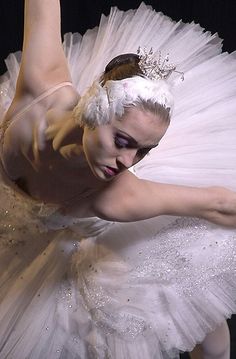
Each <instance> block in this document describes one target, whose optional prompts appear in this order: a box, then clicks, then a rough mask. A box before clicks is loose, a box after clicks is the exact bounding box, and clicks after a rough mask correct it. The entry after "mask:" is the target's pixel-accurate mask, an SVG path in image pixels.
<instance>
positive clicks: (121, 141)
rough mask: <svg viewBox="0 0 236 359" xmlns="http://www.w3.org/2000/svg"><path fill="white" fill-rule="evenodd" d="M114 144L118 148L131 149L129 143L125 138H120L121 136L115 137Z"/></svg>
mask: <svg viewBox="0 0 236 359" xmlns="http://www.w3.org/2000/svg"><path fill="white" fill-rule="evenodd" d="M114 143H115V146H116V147H117V148H127V147H129V142H128V141H127V140H126V139H125V138H123V137H120V136H115V137H114Z"/></svg>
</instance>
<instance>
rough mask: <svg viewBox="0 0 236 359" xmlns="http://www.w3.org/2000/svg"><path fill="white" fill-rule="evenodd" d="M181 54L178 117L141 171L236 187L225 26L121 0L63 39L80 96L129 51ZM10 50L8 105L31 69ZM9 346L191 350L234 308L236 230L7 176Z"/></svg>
mask: <svg viewBox="0 0 236 359" xmlns="http://www.w3.org/2000/svg"><path fill="white" fill-rule="evenodd" d="M138 46H146V47H147V48H149V47H153V49H154V51H157V50H159V49H161V50H163V51H164V52H168V53H169V54H170V59H171V60H172V61H173V62H175V63H176V64H177V65H178V70H179V71H183V72H184V74H185V80H184V81H183V82H182V81H181V80H180V76H179V75H178V74H174V75H173V76H172V79H171V80H170V82H171V85H172V86H173V93H174V97H175V108H174V114H173V118H172V122H171V126H170V128H169V130H168V132H167V134H166V136H165V137H164V138H163V140H162V141H161V144H160V146H159V147H158V148H156V149H154V150H152V151H151V153H150V155H148V156H147V157H146V158H145V159H144V160H143V161H142V162H140V163H139V164H137V165H136V166H135V168H134V171H135V173H136V174H137V176H139V177H142V178H146V179H150V180H153V181H159V182H163V183H175V184H186V185H197V186H204V185H205V186H209V185H224V186H226V187H229V188H232V189H234V190H236V168H235V164H236V142H235V138H236V86H235V84H236V53H232V54H231V55H229V54H226V53H224V54H221V41H220V40H219V39H218V37H217V35H211V34H210V33H208V32H204V31H203V30H202V29H201V28H200V27H199V25H196V24H194V23H192V24H183V23H182V22H179V23H175V22H173V21H172V20H171V19H169V18H168V17H165V16H164V15H163V14H161V13H156V12H155V11H153V10H152V9H151V8H150V7H147V6H145V5H144V4H142V5H141V6H140V7H139V9H138V10H130V11H127V12H122V11H119V10H117V9H116V8H113V9H112V10H111V14H110V16H109V17H108V18H106V17H102V19H101V23H100V26H99V27H98V28H96V29H93V30H89V31H88V32H87V33H86V34H85V35H84V36H83V37H81V36H80V35H79V34H66V36H65V42H64V48H65V52H66V55H67V58H68V61H69V64H70V69H71V73H72V78H73V82H74V85H75V86H76V88H77V89H78V91H79V92H80V93H81V94H82V93H83V92H84V91H85V90H86V88H87V87H88V86H89V85H90V84H91V83H92V81H93V80H94V78H95V77H98V76H99V75H100V74H101V72H102V71H103V69H104V67H105V65H106V64H107V63H108V62H109V61H110V60H111V59H112V58H113V57H114V56H116V55H118V54H120V53H127V52H136V50H137V48H138ZM19 57H20V54H18V55H13V54H12V55H10V57H9V58H8V60H7V65H8V71H9V72H8V73H7V74H6V75H5V76H4V77H3V78H2V84H1V88H0V91H1V113H4V111H5V110H6V108H7V106H9V104H10V101H11V98H12V95H13V93H14V87H15V82H16V77H17V73H18V71H19ZM0 186H1V190H0V203H1V209H0V225H1V232H0V236H1V245H0V267H1V278H0V281H1V288H2V291H1V294H0V298H1V307H0V323H1V324H0V344H1V345H0V353H1V355H0V356H1V358H3V359H5V358H12V359H25V358H27V359H28V358H32V359H42V358H44V359H57V358H60V359H79V358H81V359H87V358H99V359H103V358H104V359H105V358H119V359H129V358H130V359H134V358H135V359H139V358H140V359H143V358H145V359H159V358H160V359H164V358H165V359H166V358H175V357H178V353H179V351H190V350H191V349H192V348H193V347H194V346H195V344H196V343H197V342H201V341H202V340H203V339H204V337H205V335H206V334H207V333H208V332H209V331H212V330H213V329H214V328H215V327H216V326H217V325H218V324H220V323H221V322H222V321H223V320H224V318H227V317H229V316H230V315H231V314H232V313H233V312H236V299H235V298H236V231H235V230H230V229H225V228H220V227H218V226H216V225H212V224H209V223H207V222H204V221H201V220H197V219H192V218H176V217H168V216H162V217H159V218H154V219H151V220H146V221H140V222H136V223H125V224H121V223H108V222H105V221H102V220H99V219H97V218H93V219H85V220H79V219H77V218H72V217H65V216H64V217H63V216H62V215H60V213H59V211H58V210H57V209H56V208H55V207H53V206H52V207H50V206H42V205H40V204H39V203H36V202H34V201H33V200H30V199H28V198H26V197H24V196H23V195H22V194H20V193H18V192H17V191H16V190H15V189H14V188H11V186H10V185H9V183H8V182H7V181H6V179H4V178H3V175H2V179H1V182H0Z"/></svg>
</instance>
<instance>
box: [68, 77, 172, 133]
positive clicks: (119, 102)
mask: <svg viewBox="0 0 236 359" xmlns="http://www.w3.org/2000/svg"><path fill="white" fill-rule="evenodd" d="M140 100H141V101H142V100H143V101H151V102H153V103H158V104H159V105H162V106H163V107H164V108H166V109H167V110H168V111H169V112H170V114H171V112H172V109H173V104H174V101H173V96H172V94H171V92H170V89H169V86H168V84H167V82H166V80H151V79H149V78H146V77H141V76H134V77H129V78H126V79H123V80H117V81H112V80H109V81H107V82H106V83H105V85H104V86H102V85H101V84H100V83H99V82H98V81H95V82H94V83H93V85H92V86H91V87H90V88H89V89H88V90H87V92H86V93H85V94H84V95H83V96H82V97H81V99H80V101H79V103H78V105H77V106H76V107H75V109H74V117H75V119H76V121H77V122H78V123H79V125H80V126H82V127H83V126H88V127H91V128H94V127H97V126H99V125H105V124H108V123H109V122H110V121H111V120H112V118H113V116H114V115H116V116H118V117H121V116H122V115H123V114H124V109H125V107H129V106H132V105H134V106H135V105H136V104H137V102H140Z"/></svg>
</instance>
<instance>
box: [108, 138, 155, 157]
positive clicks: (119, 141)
mask: <svg viewBox="0 0 236 359" xmlns="http://www.w3.org/2000/svg"><path fill="white" fill-rule="evenodd" d="M114 143H115V146H116V147H117V148H119V149H121V148H132V146H131V145H129V142H128V141H127V140H126V139H125V138H123V137H120V136H115V137H114ZM149 151H150V148H140V149H139V150H138V151H137V156H138V157H144V156H145V155H146V154H147V153H148V152H149Z"/></svg>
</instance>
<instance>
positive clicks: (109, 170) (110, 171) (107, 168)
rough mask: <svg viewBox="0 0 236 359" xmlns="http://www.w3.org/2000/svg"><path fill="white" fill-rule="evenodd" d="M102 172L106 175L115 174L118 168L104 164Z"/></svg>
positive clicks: (111, 175)
mask: <svg viewBox="0 0 236 359" xmlns="http://www.w3.org/2000/svg"><path fill="white" fill-rule="evenodd" d="M103 168H104V173H105V175H106V176H107V177H113V176H116V175H117V174H118V173H119V170H118V169H116V168H113V167H110V166H104V167H103Z"/></svg>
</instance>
